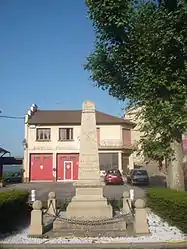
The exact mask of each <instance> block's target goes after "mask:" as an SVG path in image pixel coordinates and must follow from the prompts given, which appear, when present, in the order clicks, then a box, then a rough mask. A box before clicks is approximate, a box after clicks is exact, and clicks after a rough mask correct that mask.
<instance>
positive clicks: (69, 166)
mask: <svg viewBox="0 0 187 249" xmlns="http://www.w3.org/2000/svg"><path fill="white" fill-rule="evenodd" d="M64 180H73V163H72V161H64Z"/></svg>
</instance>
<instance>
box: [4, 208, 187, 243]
mask: <svg viewBox="0 0 187 249" xmlns="http://www.w3.org/2000/svg"><path fill="white" fill-rule="evenodd" d="M147 218H148V224H149V229H150V232H151V235H149V236H141V237H120V238H54V239H36V238H28V237H27V233H28V228H25V229H22V230H20V231H19V232H17V233H16V234H12V235H6V237H5V236H3V235H0V243H10V244H63V243H70V244H74V243H118V242H129V243H133V242H134V243H135V242H144V243H146V242H166V241H180V240H186V239H187V236H185V235H184V234H183V233H182V232H181V231H180V230H179V229H177V228H176V227H171V226H169V225H168V224H167V223H166V222H163V221H162V220H161V219H160V218H159V217H158V216H157V215H155V214H154V213H152V212H151V211H149V212H148V215H147Z"/></svg>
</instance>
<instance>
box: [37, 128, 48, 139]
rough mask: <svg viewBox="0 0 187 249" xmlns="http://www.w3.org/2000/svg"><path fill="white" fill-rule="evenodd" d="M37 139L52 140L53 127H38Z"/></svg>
mask: <svg viewBox="0 0 187 249" xmlns="http://www.w3.org/2000/svg"><path fill="white" fill-rule="evenodd" d="M36 140H37V141H49V140H51V129H50V128H37V130H36Z"/></svg>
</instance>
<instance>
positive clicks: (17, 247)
mask: <svg viewBox="0 0 187 249" xmlns="http://www.w3.org/2000/svg"><path fill="white" fill-rule="evenodd" d="M46 242H48V241H46ZM0 248H6V249H38V248H39V249H40V248H41V249H43V248H52V249H60V248H63V249H92V248H93V249H95V248H97V249H167V248H168V249H169V248H173V249H180V248H186V249H187V240H182V241H166V242H153V243H145V242H138V243H128V242H121V243H92V244H91V243H90V244H89V243H87V244H86V243H80V244H45V242H44V243H43V244H11V243H6V242H5V243H2V242H0Z"/></svg>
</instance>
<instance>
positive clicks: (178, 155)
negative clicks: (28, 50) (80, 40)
mask: <svg viewBox="0 0 187 249" xmlns="http://www.w3.org/2000/svg"><path fill="white" fill-rule="evenodd" d="M171 3H172V4H171ZM86 4H87V7H88V12H89V17H90V19H91V20H92V22H93V26H94V30H95V34H96V41H95V48H94V51H93V52H92V53H91V54H90V56H89V57H88V58H87V63H86V65H85V69H86V70H88V71H89V72H90V73H91V76H90V77H91V79H92V80H93V81H94V83H95V85H96V86H98V87H99V88H101V89H103V90H107V91H108V92H109V94H111V95H112V96H114V97H116V98H118V99H120V100H125V99H128V100H129V105H130V106H131V105H135V104H136V103H139V105H140V106H142V111H141V113H140V114H139V115H141V116H142V119H144V121H145V124H144V125H143V127H142V129H143V130H144V132H145V135H146V136H147V139H151V138H154V139H156V137H157V136H158V134H159V137H160V140H161V141H162V140H163V141H165V145H166V146H167V152H168V154H167V158H168V159H170V158H171V155H172V154H173V155H174V158H175V160H171V162H170V166H169V167H168V170H169V171H170V174H169V175H170V176H171V178H172V180H171V181H170V182H171V183H172V184H171V185H170V187H171V188H175V189H183V187H184V180H183V170H182V145H181V144H182V143H181V142H182V133H183V132H184V130H185V129H186V126H187V125H186V123H187V122H186V121H187V120H186V117H187V111H186V108H185V105H186V99H187V35H186V27H187V3H186V1H177V0H176V1H174V0H172V1H167V0H165V1H163V0H160V1H159V2H157V1H135V0H134V1H133V0H95V1H93V0H87V1H86Z"/></svg>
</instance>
